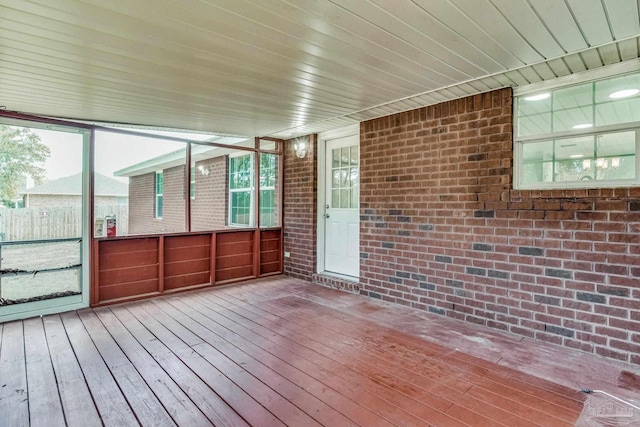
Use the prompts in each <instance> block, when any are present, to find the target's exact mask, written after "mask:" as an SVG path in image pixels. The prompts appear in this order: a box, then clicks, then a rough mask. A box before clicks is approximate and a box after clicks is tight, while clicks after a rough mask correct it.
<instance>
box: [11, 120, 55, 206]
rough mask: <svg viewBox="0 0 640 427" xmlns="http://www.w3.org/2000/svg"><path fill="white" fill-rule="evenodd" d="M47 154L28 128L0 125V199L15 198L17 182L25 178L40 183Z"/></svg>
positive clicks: (35, 135) (45, 147)
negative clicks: (28, 176) (28, 177)
mask: <svg viewBox="0 0 640 427" xmlns="http://www.w3.org/2000/svg"><path fill="white" fill-rule="evenodd" d="M50 154H51V152H50V150H49V147H47V146H46V145H44V144H42V143H41V142H40V137H39V136H38V135H37V134H36V133H34V132H33V131H32V130H31V129H27V128H21V127H13V126H5V125H0V200H13V199H15V198H16V197H17V196H18V185H19V183H20V180H21V179H24V177H26V176H27V175H30V176H31V177H32V178H33V180H34V181H35V182H36V183H40V182H42V180H43V179H44V178H45V169H44V168H43V167H42V164H43V163H44V161H45V160H47V159H48V158H49V155H50Z"/></svg>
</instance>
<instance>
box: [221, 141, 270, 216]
mask: <svg viewBox="0 0 640 427" xmlns="http://www.w3.org/2000/svg"><path fill="white" fill-rule="evenodd" d="M276 158H277V156H276V155H275V154H268V153H261V154H260V226H261V227H271V226H274V225H275V220H274V213H275V203H276V200H275V197H276V196H275V181H276V172H277V163H276ZM253 159H254V155H253V154H243V155H237V156H231V157H230V158H229V224H230V225H236V226H247V227H253V226H254V217H255V214H254V209H255V206H254V203H255V202H254V200H255V197H254V194H255V179H254V172H253V171H254V168H255V165H254V160H253Z"/></svg>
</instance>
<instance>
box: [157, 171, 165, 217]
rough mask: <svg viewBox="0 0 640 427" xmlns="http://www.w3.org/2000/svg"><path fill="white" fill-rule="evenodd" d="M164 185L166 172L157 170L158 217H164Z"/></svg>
mask: <svg viewBox="0 0 640 427" xmlns="http://www.w3.org/2000/svg"><path fill="white" fill-rule="evenodd" d="M163 187H164V174H163V173H162V172H156V185H155V191H156V206H155V212H156V218H162V208H163V200H162V192H163Z"/></svg>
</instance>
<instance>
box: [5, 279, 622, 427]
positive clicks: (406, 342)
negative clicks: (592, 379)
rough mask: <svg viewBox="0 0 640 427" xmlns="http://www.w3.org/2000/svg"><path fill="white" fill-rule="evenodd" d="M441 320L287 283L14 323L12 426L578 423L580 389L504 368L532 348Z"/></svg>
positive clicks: (9, 330) (8, 372)
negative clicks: (468, 342) (467, 342)
mask: <svg viewBox="0 0 640 427" xmlns="http://www.w3.org/2000/svg"><path fill="white" fill-rule="evenodd" d="M426 316H427V315H425V314H422V313H420V312H417V311H416V310H413V311H412V310H408V309H406V308H404V307H397V306H392V305H390V304H385V303H380V302H377V301H371V300H370V299H368V298H365V297H361V296H357V295H350V294H346V293H340V292H337V291H333V290H330V289H326V288H320V287H317V286H314V285H311V284H308V283H306V282H302V281H300V280H296V279H290V278H286V277H273V278H269V279H261V280H254V281H252V282H249V283H246V284H240V285H234V286H228V287H221V288H212V289H206V290H200V291H194V292H186V293H180V294H176V295H172V296H165V297H161V298H157V299H152V300H146V301H139V302H131V303H127V304H122V305H116V306H108V307H102V308H98V309H94V310H89V309H87V310H82V311H79V312H71V313H65V314H62V315H51V316H45V317H43V318H34V319H28V320H25V321H22V322H10V323H6V324H0V386H4V387H0V425H2V426H4V425H11V426H14V425H15V426H29V425H32V426H37V425H51V426H57V425H69V426H80V427H92V426H94V425H122V426H125V425H126V426H136V425H154V426H155V425H158V426H172V425H178V426H196V425H197V426H200V425H203V426H205V425H217V426H225V427H226V426H238V427H240V426H248V425H252V426H254V425H255V426H258V425H259V426H268V427H271V426H273V427H282V426H284V425H290V426H305V427H306V426H319V425H325V426H342V425H344V426H358V425H360V426H431V425H433V426H444V427H448V426H485V425H487V426H489V425H490V426H508V427H519V426H571V425H574V424H575V422H576V421H577V419H578V417H579V416H580V412H581V411H582V406H583V402H584V400H583V397H584V396H582V395H579V394H577V393H576V392H575V389H571V388H568V387H566V386H564V385H561V384H558V383H554V382H550V381H547V380H545V379H542V378H538V377H534V376H531V375H529V374H527V373H524V372H522V370H516V369H514V368H513V366H514V365H515V362H514V360H513V359H509V360H507V361H505V362H504V363H505V364H507V365H509V367H507V366H501V365H500V364H497V363H495V361H496V360H500V359H499V358H496V356H497V355H499V354H500V352H503V353H504V354H508V355H510V357H511V356H513V357H516V356H519V355H521V354H523V352H525V351H527V350H526V349H528V348H530V347H531V344H530V343H528V342H525V343H522V342H520V340H519V339H515V338H513V337H511V336H508V335H502V336H501V335H499V334H497V333H493V332H491V333H489V332H486V333H485V332H483V331H481V330H479V329H473V327H469V326H466V325H464V324H456V323H449V324H450V325H453V326H455V325H460V326H459V327H460V328H461V332H455V331H454V332H451V331H445V330H443V329H442V326H441V325H444V324H446V321H445V320H442V319H440V318H437V317H434V318H429V317H426ZM426 319H429V320H431V319H433V322H434V323H435V324H437V325H439V326H437V329H433V328H434V326H432V325H429V324H428V323H429V322H428V321H427V320H426ZM430 330H431V331H432V333H433V337H430V336H428V335H427V332H428V331H430ZM462 333H478V334H479V336H481V337H482V339H483V340H484V339H486V340H491V339H495V344H496V345H495V348H493V347H492V348H491V351H490V352H489V353H488V354H487V358H481V357H478V356H477V355H472V354H470V353H473V352H472V351H468V352H463V351H460V350H459V349H458V347H457V346H458V344H460V343H464V340H459V339H458V338H456V336H457V335H460V334H462ZM491 334H493V335H491ZM429 338H433V339H434V340H438V342H430V341H429ZM449 338H451V339H452V341H453V342H455V346H452V345H451V343H450V342H448V341H447V340H448V339H449ZM519 346H522V348H523V349H524V350H523V349H522V348H520V347H519ZM533 351H534V352H535V354H536V355H546V356H547V357H549V355H550V354H552V351H551V350H549V349H548V348H547V347H544V346H542V348H540V349H534V350H533ZM562 351H566V350H562ZM554 357H555V358H554V359H550V360H549V363H550V365H551V366H552V368H551V369H558V366H560V363H559V361H560V359H559V358H562V357H564V356H554ZM566 357H568V359H567V360H577V359H573V358H574V357H575V356H574V355H572V354H569V355H568V356H566ZM585 357H588V356H585ZM583 363H585V364H586V363H592V362H583ZM603 363H604V362H603ZM594 366H595V365H594ZM608 366H609V365H607V366H604V365H603V367H601V368H600V367H599V368H598V377H597V378H600V376H604V374H603V372H616V371H615V369H614V368H610V367H608ZM570 368H571V367H566V368H565V369H562V370H560V371H561V372H562V373H563V374H564V373H566V372H568V371H570ZM629 369H631V368H629ZM609 381H610V382H611V381H612V380H609ZM563 382H564V383H566V382H567V380H566V379H563ZM623 397H624V396H623Z"/></svg>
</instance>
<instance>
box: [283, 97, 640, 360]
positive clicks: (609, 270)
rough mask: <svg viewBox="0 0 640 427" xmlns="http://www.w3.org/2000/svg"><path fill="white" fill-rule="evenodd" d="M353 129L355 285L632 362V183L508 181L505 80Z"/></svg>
mask: <svg viewBox="0 0 640 427" xmlns="http://www.w3.org/2000/svg"><path fill="white" fill-rule="evenodd" d="M360 132H361V236H360V239H361V241H360V242H361V243H360V245H361V247H360V250H361V267H360V275H361V286H362V289H363V290H362V291H361V292H363V293H365V294H367V295H369V296H371V297H374V298H381V299H383V300H386V301H391V302H395V303H399V304H404V305H410V306H413V307H416V308H419V309H423V310H427V311H429V312H432V313H436V314H440V315H444V316H449V317H454V318H457V319H462V320H466V321H469V322H474V323H479V324H482V325H486V326H489V327H492V328H498V329H502V330H508V331H511V332H513V333H516V334H520V335H523V336H527V337H532V338H536V339H540V340H544V341H549V342H552V343H556V344H561V345H564V346H567V347H572V348H577V349H581V350H584V351H587V352H593V353H597V354H600V355H603V356H607V357H612V358H616V359H620V360H623V361H629V362H632V363H635V364H640V188H633V189H602V190H549V191H514V190H511V183H512V172H513V168H512V156H513V147H512V146H513V144H512V133H511V132H512V94H511V90H510V89H503V90H499V91H494V92H490V93H485V94H481V95H476V96H473V97H469V98H465V99H461V100H456V101H451V102H446V103H443V104H440V105H436V106H430V107H426V108H421V109H418V110H413V111H408V112H404V113H401V114H396V115H393V116H388V117H383V118H380V119H376V120H371V121H368V122H364V123H362V124H361V128H360ZM307 198H308V200H311V197H310V196H307ZM305 217H306V216H305ZM289 220H290V217H289ZM285 231H287V229H286V227H285ZM314 244H315V242H314Z"/></svg>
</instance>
